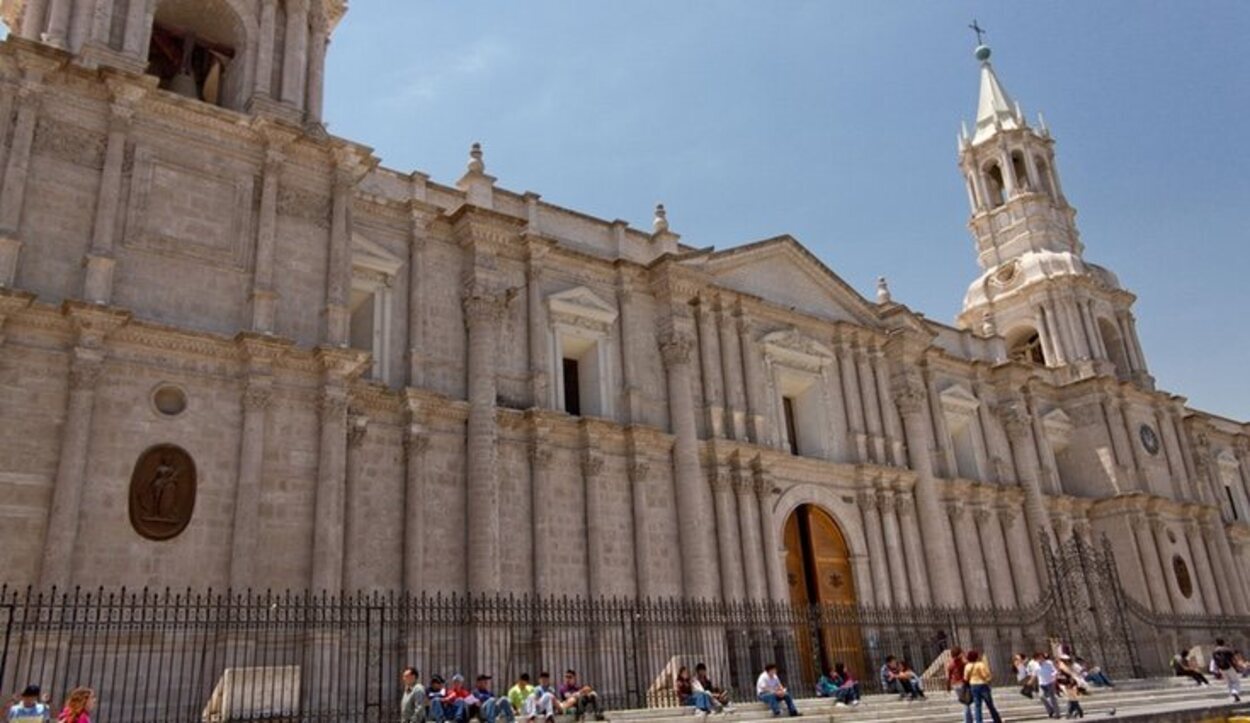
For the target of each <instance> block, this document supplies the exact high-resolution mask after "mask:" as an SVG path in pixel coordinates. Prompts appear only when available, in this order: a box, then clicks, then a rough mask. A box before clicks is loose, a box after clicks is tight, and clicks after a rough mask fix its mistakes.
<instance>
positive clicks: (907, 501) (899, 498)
mask: <svg viewBox="0 0 1250 723" xmlns="http://www.w3.org/2000/svg"><path fill="white" fill-rule="evenodd" d="M894 505H895V507H897V508H898V515H899V517H911V516H912V514H913V513H915V511H916V498H915V497H913V496H912V495H911V493H910V492H898V493H896V494H895V496H894Z"/></svg>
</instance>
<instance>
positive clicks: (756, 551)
mask: <svg viewBox="0 0 1250 723" xmlns="http://www.w3.org/2000/svg"><path fill="white" fill-rule="evenodd" d="M733 473H734V475H733V486H734V492H735V493H736V497H737V501H738V535H739V536H740V538H741V548H742V566H743V568H744V571H745V573H746V583H747V585H746V594H747V598H748V599H750V600H756V601H760V600H767V599H768V578H767V574H768V572H767V570H766V569H765V567H764V546H763V544H762V542H761V539H760V520H759V512H760V510H759V505H758V503H757V502H756V500H755V480H754V479H753V477H752V474H751V470H750V469H744V468H743V467H742V466H741V465H735V466H734V470H733Z"/></svg>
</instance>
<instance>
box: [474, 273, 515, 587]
mask: <svg viewBox="0 0 1250 723" xmlns="http://www.w3.org/2000/svg"><path fill="white" fill-rule="evenodd" d="M507 302H508V299H507V296H506V295H504V294H499V293H495V292H492V291H488V290H486V289H483V288H480V287H479V286H477V285H476V284H470V286H469V287H468V288H467V289H466V290H465V296H464V321H465V325H466V326H468V334H469V343H468V357H469V359H468V365H467V366H468V390H469V394H468V396H469V422H468V441H467V443H466V445H465V453H466V456H467V458H468V462H467V465H466V467H467V473H468V475H467V476H468V484H467V489H466V492H467V499H470V500H473V504H474V508H473V534H470V535H468V545H467V554H466V555H465V563H466V565H467V568H468V583H469V592H470V594H478V593H489V592H497V591H498V590H499V585H500V568H499V550H500V533H501V531H502V529H501V526H500V524H501V520H500V509H499V503H500V500H499V479H498V474H499V471H498V467H499V465H498V455H499V448H498V447H499V438H498V437H499V430H498V425H497V420H496V415H497V409H496V406H495V405H496V397H497V395H498V381H497V380H496V378H495V355H496V353H497V349H498V336H499V323H500V320H501V319H502V318H503V312H504V309H505V307H506V306H507Z"/></svg>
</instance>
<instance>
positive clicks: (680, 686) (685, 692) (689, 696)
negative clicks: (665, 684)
mask: <svg viewBox="0 0 1250 723" xmlns="http://www.w3.org/2000/svg"><path fill="white" fill-rule="evenodd" d="M673 690H674V691H675V692H676V693H677V704H678V705H688V706H693V707H694V714H695V716H696V717H698V718H706V717H707V716H708V714H709V713H711V712H712V695H711V694H710V693H708V692H707V691H704V690H695V689H694V679H693V678H692V677H690V668H687V667H686V666H684V665H683V666H681V669H680V670H678V671H677V680H675V681H673Z"/></svg>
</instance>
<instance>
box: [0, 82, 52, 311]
mask: <svg viewBox="0 0 1250 723" xmlns="http://www.w3.org/2000/svg"><path fill="white" fill-rule="evenodd" d="M41 83H42V74H29V73H28V77H26V78H23V80H22V85H21V88H20V89H19V90H18V101H17V103H18V105H17V123H16V124H15V125H14V127H13V137H12V138H11V139H10V141H9V155H8V163H7V164H6V166H5V169H4V179H3V184H0V288H7V287H11V286H13V283H14V281H16V279H17V259H18V255H19V254H20V253H21V248H22V239H21V228H22V210H23V208H24V207H25V205H26V181H27V179H28V178H29V177H30V151H31V147H32V145H33V144H34V140H35V123H36V121H38V119H39V105H40V86H41Z"/></svg>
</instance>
